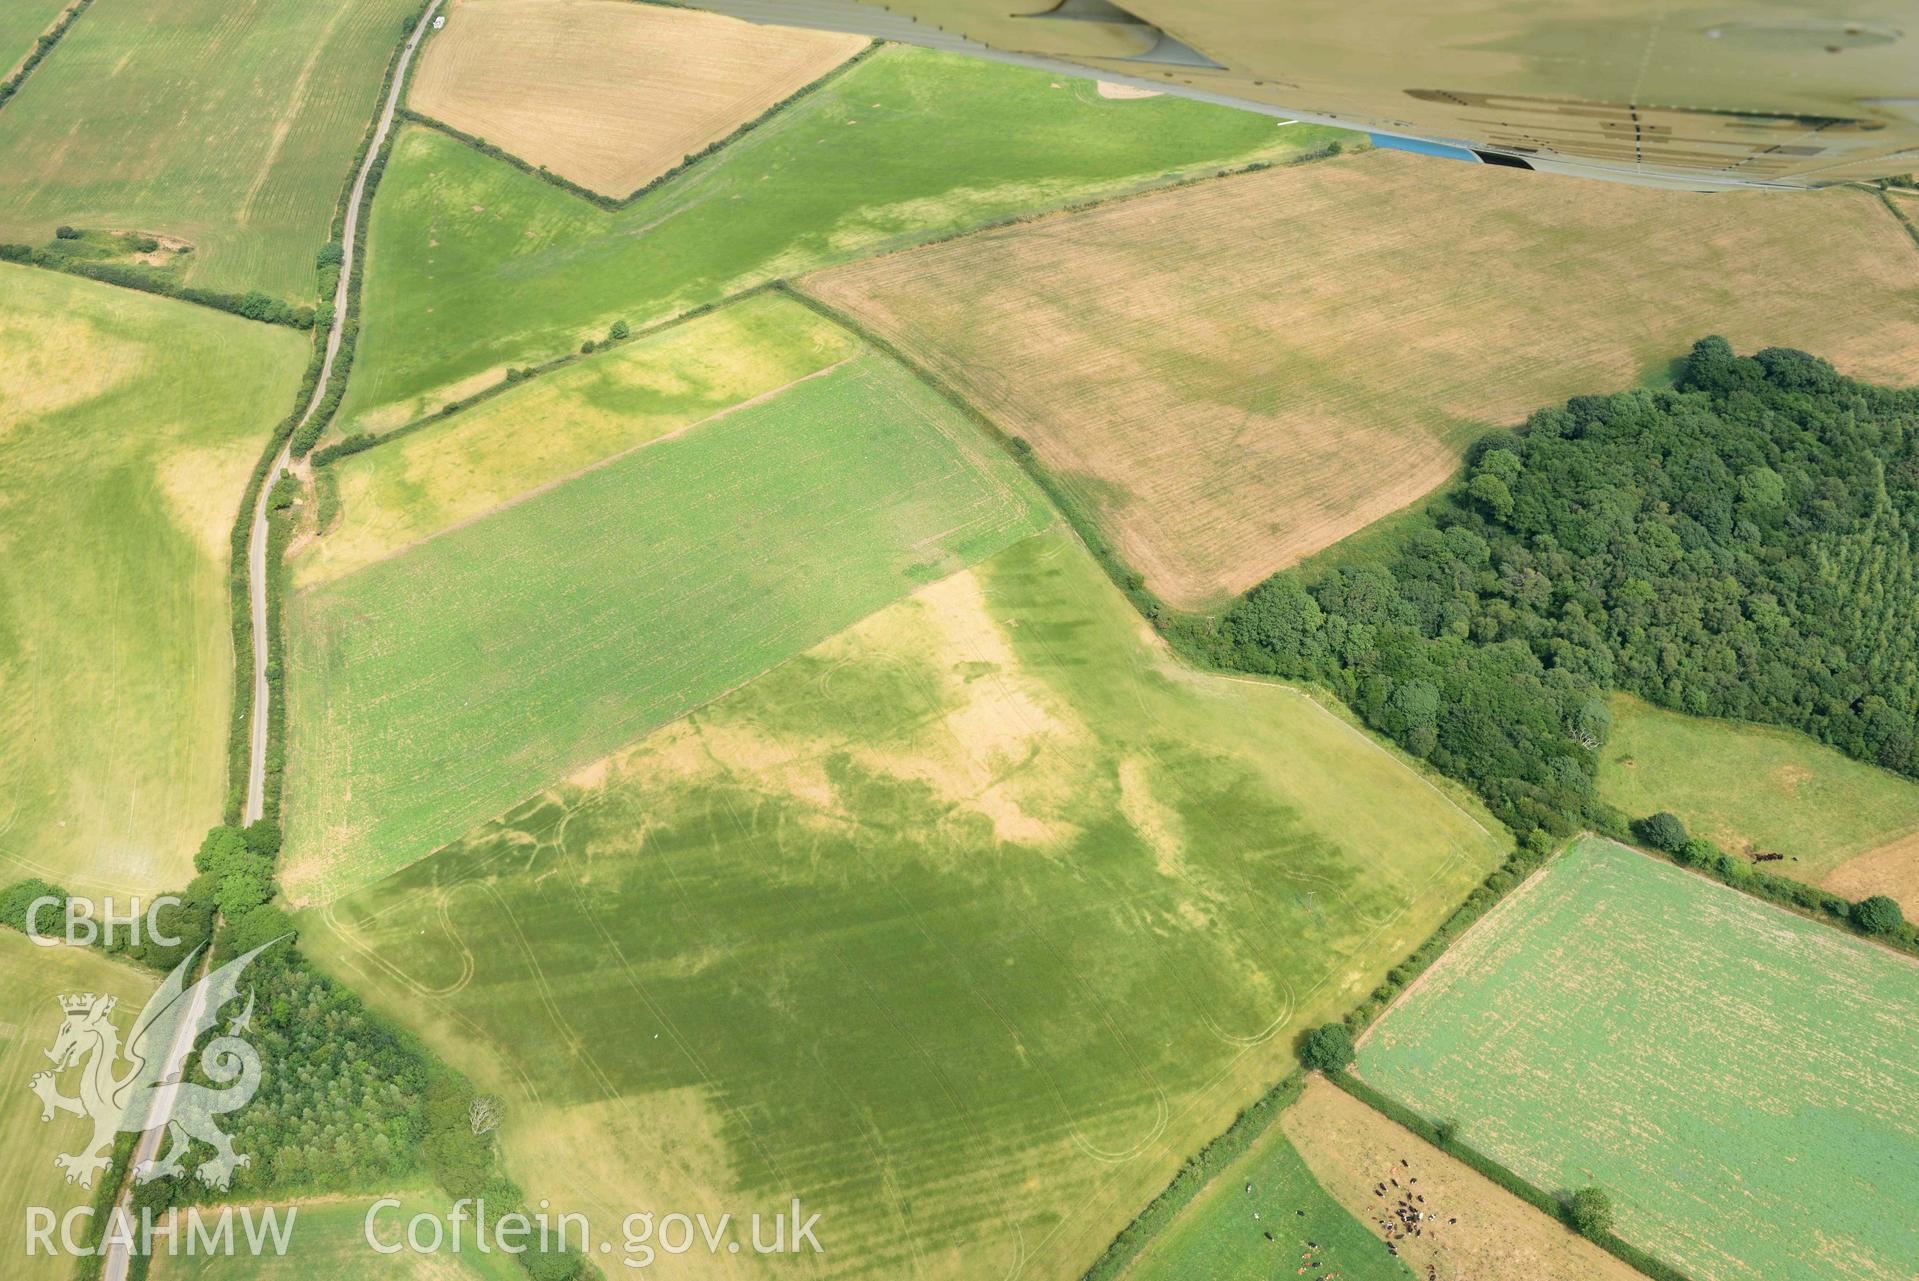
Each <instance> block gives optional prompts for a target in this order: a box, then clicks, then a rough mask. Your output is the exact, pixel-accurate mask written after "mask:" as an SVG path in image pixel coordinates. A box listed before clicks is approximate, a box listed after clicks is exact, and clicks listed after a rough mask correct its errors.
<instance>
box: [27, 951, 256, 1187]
mask: <svg viewBox="0 0 1919 1281" xmlns="http://www.w3.org/2000/svg"><path fill="white" fill-rule="evenodd" d="M279 941H280V940H278V939H275V940H273V943H277V942H279ZM273 943H263V944H261V945H260V946H259V947H256V948H254V949H253V950H252V951H251V952H248V953H246V954H245V955H244V956H238V957H235V958H234V959H233V960H231V961H229V962H227V963H226V964H225V965H222V966H221V967H220V968H219V969H217V970H214V971H213V972H212V973H210V974H208V975H206V976H205V977H204V978H202V979H200V980H199V981H198V982H195V983H193V984H192V985H191V986H188V984H187V975H188V973H189V970H190V969H191V967H192V965H193V963H194V961H195V960H197V959H198V957H199V952H198V950H196V951H195V952H194V953H193V954H192V955H189V956H188V957H187V958H186V959H185V960H183V961H181V962H180V964H179V965H178V966H176V967H175V968H174V971H173V973H171V974H169V975H168V976H167V980H166V982H164V983H162V984H161V985H160V989H159V991H157V992H155V993H154V994H153V997H152V999H151V1000H149V1001H148V1002H147V1004H146V1008H144V1009H142V1010H141V1011H140V1016H139V1017H138V1018H137V1019H135V1020H134V1023H133V1031H132V1033H131V1034H130V1035H128V1037H127V1040H126V1044H125V1045H122V1044H121V1042H120V1029H119V1027H118V1026H116V1025H115V1023H114V1022H113V1019H112V1015H113V1010H114V1006H115V1004H116V1001H115V998H113V997H111V996H96V995H93V994H92V993H86V994H81V995H74V996H63V997H61V998H60V1008H61V1010H62V1012H64V1013H65V1015H66V1018H65V1020H64V1021H63V1022H62V1023H61V1024H60V1032H59V1035H58V1036H56V1037H55V1038H54V1041H53V1048H52V1049H50V1050H48V1051H47V1052H46V1053H47V1057H48V1058H49V1059H52V1060H53V1070H52V1071H50V1072H39V1073H36V1074H35V1075H34V1077H33V1080H32V1082H31V1084H30V1088H31V1089H32V1090H33V1092H34V1093H35V1094H36V1095H38V1096H39V1098H40V1103H41V1113H40V1119H41V1120H42V1121H51V1120H53V1116H54V1113H56V1112H70V1113H72V1114H73V1115H74V1116H77V1117H80V1118H82V1119H84V1120H89V1121H91V1122H93V1139H92V1141H91V1142H89V1143H88V1144H86V1145H85V1146H84V1147H82V1148H81V1149H80V1150H79V1151H78V1152H72V1153H65V1152H63V1153H61V1154H60V1155H59V1156H56V1157H54V1158H53V1163H54V1164H55V1165H57V1166H59V1167H60V1168H61V1169H63V1170H65V1171H66V1172H67V1182H69V1183H78V1184H79V1185H80V1186H81V1187H83V1188H90V1187H92V1186H93V1180H94V1176H95V1175H97V1174H98V1173H99V1172H100V1171H102V1170H104V1169H105V1168H106V1167H107V1165H108V1164H109V1163H110V1162H111V1160H112V1155H111V1154H112V1150H113V1138H114V1135H116V1134H118V1133H119V1132H121V1131H123V1130H124V1131H128V1132H130V1133H134V1134H144V1133H145V1132H146V1131H147V1130H150V1129H153V1128H155V1127H156V1126H165V1127H166V1129H167V1131H168V1134H169V1136H170V1138H171V1143H170V1144H169V1146H168V1148H167V1152H166V1155H165V1156H164V1157H161V1158H160V1159H159V1160H157V1161H155V1160H152V1159H148V1160H145V1161H141V1162H140V1163H139V1164H137V1165H135V1166H134V1169H133V1176H134V1179H135V1180H136V1181H138V1182H140V1183H147V1182H151V1181H152V1180H154V1179H158V1178H162V1177H166V1176H169V1175H177V1174H179V1173H180V1172H181V1159H182V1158H183V1157H185V1156H186V1154H187V1150H188V1148H189V1147H190V1146H191V1144H192V1141H193V1140H194V1139H198V1140H200V1141H201V1142H202V1143H206V1144H208V1145H210V1146H211V1147H212V1148H213V1156H212V1158H211V1159H209V1160H207V1161H205V1162H203V1163H202V1164H200V1165H199V1166H198V1167H196V1168H195V1169H194V1174H195V1175H197V1176H198V1177H199V1179H200V1181H201V1182H202V1183H204V1184H206V1185H207V1186H208V1187H210V1188H218V1189H221V1190H225V1189H226V1187H227V1185H228V1184H229V1183H231V1182H232V1180H233V1172H234V1170H236V1169H238V1168H240V1167H241V1166H245V1165H250V1164H252V1161H251V1158H249V1157H247V1156H244V1155H242V1154H240V1153H236V1152H235V1151H234V1150H233V1141H232V1140H231V1139H229V1138H228V1137H227V1135H226V1134H225V1133H224V1132H223V1131H222V1130H221V1129H220V1127H219V1125H218V1124H216V1118H218V1117H219V1116H221V1115H223V1114H225V1113H228V1112H234V1111H237V1110H239V1109H240V1108H243V1107H245V1106H246V1105H247V1103H248V1102H249V1101H251V1100H252V1098H253V1094H254V1091H255V1090H257V1089H259V1087H260V1055H259V1053H258V1051H256V1050H255V1049H254V1048H253V1046H251V1045H250V1044H248V1043H247V1042H246V1041H245V1040H244V1039H242V1034H243V1033H244V1032H245V1031H246V1030H247V1028H248V1026H249V1024H250V1022H251V1020H252V1017H253V991H252V989H251V988H249V989H248V990H247V993H246V998H247V999H246V1008H245V1009H243V1010H241V1011H240V1013H239V1014H237V1015H235V1016H234V1017H233V1018H232V1020H231V1021H229V1022H228V1024H227V1026H226V1029H225V1031H224V1032H223V1033H221V1034H220V1035H218V1036H215V1037H214V1038H213V1039H212V1040H211V1041H208V1042H207V1044H206V1046H205V1047H204V1048H203V1049H202V1050H201V1051H200V1068H201V1071H203V1072H204V1073H205V1074H206V1076H207V1078H208V1079H209V1080H211V1081H213V1082H214V1083H215V1084H214V1086H205V1085H200V1084H198V1083H196V1082H191V1081H187V1080H185V1079H184V1078H185V1076H186V1068H187V1063H188V1061H189V1060H190V1059H191V1058H192V1051H193V1047H194V1045H195V1044H197V1043H198V1042H199V1039H200V1037H201V1036H202V1035H203V1034H204V1033H206V1032H207V1031H208V1030H209V1029H211V1028H212V1027H213V1025H214V1024H215V1022H217V1021H218V1019H219V1014H220V1009H221V1007H222V1006H224V1005H226V1004H227V1003H228V1002H230V1001H233V1000H235V999H237V998H238V996H239V995H240V976H241V975H242V974H244V973H245V972H246V968H247V966H249V965H251V964H252V963H253V958H254V957H256V956H258V955H259V954H260V953H261V952H264V951H265V950H266V949H267V948H269V947H272V946H273ZM123 1063H124V1064H125V1066H124V1068H123V1067H122V1066H121V1065H122V1064H123ZM70 1069H78V1071H79V1074H80V1075H79V1093H78V1094H77V1095H74V1096H72V1097H69V1096H67V1095H64V1094H62V1093H60V1088H59V1085H58V1084H57V1078H58V1077H59V1076H60V1075H61V1074H62V1073H64V1072H67V1071H68V1070H70ZM215 1087H223V1088H215Z"/></svg>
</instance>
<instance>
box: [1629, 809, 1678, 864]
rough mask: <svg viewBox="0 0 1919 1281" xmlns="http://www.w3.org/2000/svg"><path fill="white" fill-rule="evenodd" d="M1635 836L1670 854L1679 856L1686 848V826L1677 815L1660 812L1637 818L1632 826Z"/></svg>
mask: <svg viewBox="0 0 1919 1281" xmlns="http://www.w3.org/2000/svg"><path fill="white" fill-rule="evenodd" d="M1632 831H1633V835H1634V836H1637V837H1638V838H1639V839H1640V840H1642V841H1644V842H1645V843H1646V844H1648V845H1650V846H1652V847H1653V848H1654V849H1656V850H1664V851H1665V852H1666V853H1668V854H1677V853H1679V851H1681V850H1683V849H1685V848H1686V840H1687V836H1686V825H1685V824H1684V823H1682V822H1680V821H1679V817H1678V816H1677V815H1675V814H1668V813H1667V812H1666V811H1665V810H1660V811H1659V812H1658V813H1657V814H1653V815H1651V816H1649V817H1647V818H1636V819H1634V820H1633V824H1632Z"/></svg>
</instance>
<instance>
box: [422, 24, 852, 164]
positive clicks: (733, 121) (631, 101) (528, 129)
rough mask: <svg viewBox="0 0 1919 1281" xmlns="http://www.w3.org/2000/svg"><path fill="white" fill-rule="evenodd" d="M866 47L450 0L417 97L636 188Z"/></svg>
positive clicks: (477, 127) (523, 155)
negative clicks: (442, 28)
mask: <svg viewBox="0 0 1919 1281" xmlns="http://www.w3.org/2000/svg"><path fill="white" fill-rule="evenodd" d="M866 44H867V41H866V39H865V38H864V37H862V36H848V35H840V34H838V33H835V32H829V31H798V30H793V29H791V28H786V27H763V26H758V25H756V24H754V23H748V22H740V21H738V20H737V19H733V18H724V17H721V16H719V15H718V14H711V13H700V12H698V11H697V10H692V9H672V8H666V7H664V6H661V5H651V4H632V3H629V2H628V0H453V4H452V5H451V6H450V8H449V9H448V11H447V25H446V29H445V30H444V31H442V32H441V33H440V34H438V35H436V36H435V37H434V38H433V40H432V41H431V42H430V43H429V44H428V45H427V48H426V51H425V52H424V53H423V54H422V56H421V61H420V70H419V73H418V74H417V75H416V76H415V77H414V79H413V86H412V89H411V91H410V92H411V97H410V98H409V99H408V104H409V105H410V106H412V107H413V108H414V109H415V110H418V111H420V112H422V113H424V114H426V115H429V116H432V117H433V118H434V119H436V120H442V121H445V122H446V123H447V124H449V125H452V126H453V127H454V128H455V129H458V130H460V131H461V132H463V133H469V134H472V135H473V136H474V137H476V138H484V139H485V140H486V141H487V142H490V143H492V144H493V145H494V146H496V147H499V148H501V149H502V150H504V151H507V152H510V153H512V154H513V155H515V156H518V157H519V158H520V159H522V160H524V161H526V162H527V163H529V164H532V165H536V166H540V167H543V168H546V169H550V170H552V171H553V172H554V173H556V174H559V175H560V176H561V177H564V178H569V179H571V180H572V181H574V182H577V183H579V184H580V185H581V186H582V187H587V188H589V189H591V190H593V191H597V192H600V193H602V194H603V195H608V196H625V195H627V194H629V193H631V192H634V191H637V190H639V189H640V188H641V187H643V186H645V185H646V184H647V183H648V182H650V181H651V180H653V179H654V178H657V177H658V176H659V175H661V174H663V173H665V172H666V171H667V170H669V169H671V168H672V167H673V166H675V165H677V164H679V163H680V161H681V160H682V159H684V158H685V157H687V156H689V155H691V154H693V153H694V152H697V151H700V150H701V149H703V148H704V147H706V146H707V145H709V144H710V143H713V142H717V141H718V140H719V139H721V138H724V137H726V136H727V135H728V134H730V133H732V132H733V131H734V130H735V129H737V128H738V127H739V126H741V125H743V124H745V123H746V122H747V121H749V120H751V119H753V118H754V117H755V116H757V115H759V114H760V113H762V112H764V111H765V110H766V109H767V108H769V107H771V106H773V105H774V104H775V103H778V102H780V101H781V100H782V99H784V98H786V97H787V96H788V95H790V94H793V93H796V92H797V91H799V90H800V89H802V88H804V87H805V86H807V85H808V84H811V83H812V82H813V81H815V80H817V79H819V78H820V77H821V76H823V75H825V74H826V73H827V72H828V71H831V70H832V69H833V68H834V67H837V66H839V65H840V63H842V62H844V61H846V60H847V59H848V58H850V57H852V56H853V55H854V54H855V53H858V52H859V51H860V50H861V49H864V48H865V47H866Z"/></svg>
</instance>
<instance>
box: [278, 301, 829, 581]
mask: <svg viewBox="0 0 1919 1281" xmlns="http://www.w3.org/2000/svg"><path fill="white" fill-rule="evenodd" d="M857 350H859V346H858V343H857V342H856V341H855V340H854V339H853V337H852V336H851V335H849V334H848V333H847V332H846V331H845V330H843V329H841V328H839V327H838V326H837V325H834V324H831V323H830V322H828V321H826V320H823V319H821V318H820V317H819V316H818V315H817V314H816V313H814V312H813V311H811V310H809V309H808V308H806V307H804V306H801V305H800V304H799V303H796V302H793V301H791V300H789V299H786V298H782V297H779V296H777V295H767V294H760V295H756V296H754V297H751V298H746V299H742V300H741V301H740V302H738V303H735V304H733V305H732V306H729V307H724V308H721V309H720V310H719V311H716V312H712V313H710V314H708V315H705V316H701V317H698V318H696V319H694V320H690V321H687V322H686V323H685V324H681V325H674V326H672V327H670V328H667V329H665V330H662V331H660V332H658V333H654V334H650V335H646V336H644V337H640V338H636V339H634V340H633V341H631V342H629V343H626V344H624V345H622V346H620V347H618V348H616V349H614V350H612V351H608V352H604V353H602V354H600V355H597V356H595V357H593V358H591V359H588V360H583V361H581V362H580V363H578V364H575V365H569V366H567V367H566V368H563V369H559V370H555V371H554V372H552V373H550V374H547V375H544V376H542V377H540V378H536V379H533V380H531V381H528V382H526V383H523V384H521V385H520V386H517V387H514V388H511V389H510V390H507V391H505V392H502V393H501V394H500V395H498V396H496V397H494V398H493V399H490V400H486V401H483V402H481V403H480V404H479V405H477V406H475V407H473V408H472V409H470V410H467V411H466V412H464V413H459V414H455V415H454V416H452V417H451V418H444V419H435V420H432V421H431V422H430V423H429V424H428V425H427V426H425V427H423V428H421V429H420V430H418V431H414V432H411V433H409V434H408V435H406V436H405V437H404V438H403V439H400V440H396V441H392V442H390V443H387V444H384V445H382V446H381V447H379V448H378V449H374V450H370V451H368V452H366V453H360V454H354V455H350V456H348V457H347V458H344V459H342V460H340V461H339V462H338V463H336V464H335V465H334V466H333V467H332V468H330V470H329V472H328V475H329V477H330V479H331V481H332V483H334V484H336V485H337V487H338V494H339V500H340V506H341V509H342V511H343V513H344V515H343V516H342V517H341V518H340V519H339V520H337V521H335V522H331V523H330V527H329V528H328V530H327V531H326V533H325V535H324V536H323V537H320V538H318V539H315V540H313V541H312V542H310V543H309V544H308V545H307V547H306V549H305V552H304V554H303V555H302V556H301V557H300V558H299V560H298V563H297V568H296V571H295V573H296V578H295V581H296V582H298V583H299V584H300V585H301V586H308V585H311V584H313V583H316V582H320V581H323V580H326V579H332V578H338V577H340V576H341V575H343V574H346V573H349V572H351V571H352V570H355V569H358V568H360V567H361V566H363V565H367V564H370V563H372V562H373V561H375V560H379V559H381V558H383V557H385V556H389V555H391V554H393V553H394V552H395V551H398V550H399V549H401V548H403V547H406V546H408V545H410V544H412V543H415V542H418V541H419V540H420V539H422V538H426V537H428V536H430V535H432V534H435V533H438V532H439V531H441V530H443V529H448V528H451V527H452V526H454V525H457V524H459V523H461V522H462V521H467V520H471V519H473V518H475V517H477V516H480V515H483V514H485V513H486V512H488V511H491V510H492V509H494V508H496V507H498V506H500V505H502V504H503V503H507V502H511V501H512V500H514V499H515V498H518V497H520V496H521V495H523V494H525V493H527V492H528V491H529V490H533V489H535V488H537V487H539V486H541V485H546V484H551V483H552V482H554V481H557V480H560V479H562V478H564V477H566V476H570V475H572V474H573V473H574V472H577V471H579V470H581V469H582V468H585V467H589V466H591V465H593V464H595V463H598V462H601V461H603V460H604V459H607V458H609V457H612V456H614V455H616V454H619V453H623V452H624V451H626V450H629V449H633V448H636V447H638V446H640V445H643V444H646V443H648V442H650V441H654V440H658V439H659V438H660V437H662V436H665V435H668V434H669V433H672V432H677V431H684V430H686V429H688V428H689V427H691V426H693V425H694V424H696V423H699V422H701V421H702V420H704V419H706V418H709V417H711V416H712V415H714V414H717V413H723V412H726V411H728V410H730V409H732V408H733V407H734V406H737V405H739V404H741V403H742V402H745V401H748V400H752V399H754V398H755V397H759V396H764V395H768V394H770V393H772V392H775V391H777V390H778V389H780V388H781V387H784V386H786V385H787V384H788V383H791V382H794V381H796V380H798V379H801V378H804V377H806V376H808V375H809V374H814V373H817V372H819V371H820V370H823V369H826V368H828V367H830V366H832V365H834V364H837V363H838V362H840V361H842V360H845V359H847V358H848V357H850V356H852V355H853V354H854V353H855V352H856V351H857Z"/></svg>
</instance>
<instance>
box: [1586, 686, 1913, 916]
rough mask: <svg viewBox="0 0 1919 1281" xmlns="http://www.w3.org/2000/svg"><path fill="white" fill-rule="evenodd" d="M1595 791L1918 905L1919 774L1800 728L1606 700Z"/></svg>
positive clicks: (1730, 845)
mask: <svg viewBox="0 0 1919 1281" xmlns="http://www.w3.org/2000/svg"><path fill="white" fill-rule="evenodd" d="M1612 713H1613V730H1612V737H1611V738H1609V739H1608V740H1607V741H1606V747H1605V750H1604V753H1603V756H1602V758H1601V764H1600V770H1599V795H1600V798H1601V799H1603V800H1606V801H1610V802H1611V803H1612V804H1614V805H1617V806H1619V807H1620V808H1621V809H1623V810H1625V811H1626V812H1627V813H1628V814H1630V815H1632V816H1633V817H1635V818H1637V817H1641V816H1644V815H1646V814H1650V813H1653V812H1654V811H1655V810H1670V811H1671V812H1672V813H1674V814H1677V815H1678V816H1679V817H1680V818H1681V819H1682V820H1684V822H1685V823H1686V826H1687V827H1688V829H1689V830H1691V831H1692V833H1693V834H1694V835H1696V836H1704V837H1708V838H1709V839H1711V840H1714V841H1716V842H1718V843H1719V844H1720V845H1721V846H1723V847H1724V848H1725V849H1726V850H1727V851H1729V852H1731V853H1733V854H1741V855H1746V856H1749V857H1750V856H1751V855H1753V854H1756V853H1759V852H1764V851H1769V852H1773V853H1778V854H1783V855H1785V857H1784V858H1781V859H1776V860H1770V861H1768V862H1766V863H1764V864H1762V866H1763V868H1764V869H1765V870H1766V871H1768V872H1771V873H1773V874H1774V875H1775V876H1790V877H1792V878H1793V879H1794V880H1799V881H1805V882H1806V883H1807V884H1809V885H1819V886H1823V887H1825V888H1827V889H1830V890H1832V891H1833V892H1834V893H1838V894H1844V895H1846V896H1847V897H1849V898H1854V899H1859V898H1864V897H1866V895H1868V894H1876V893H1886V892H1889V891H1897V892H1896V893H1895V894H1894V896H1895V897H1898V895H1899V894H1900V893H1903V894H1904V895H1905V896H1906V897H1905V898H1904V900H1903V902H1904V904H1905V908H1906V911H1907V913H1908V914H1909V915H1919V898H1915V897H1913V893H1914V891H1916V890H1919V840H1914V839H1912V838H1913V837H1914V836H1915V834H1919V783H1915V782H1913V781H1912V780H1911V779H1909V778H1904V777H1901V776H1900V775H1898V774H1894V773H1891V772H1890V771H1887V770H1882V769H1876V768H1874V767H1873V766H1871V765H1867V764H1865V763H1863V762H1861V761H1856V760H1853V759H1852V758H1851V757H1849V756H1842V755H1840V754H1839V753H1838V752H1836V751H1834V750H1833V749H1832V748H1830V747H1826V746H1825V745H1823V744H1821V743H1816V742H1814V741H1813V740H1812V739H1809V738H1807V737H1805V736H1804V735H1802V734H1794V733H1792V732H1791V731H1789V730H1780V729H1771V728H1768V727H1765V726H1761V725H1744V724H1740V723H1738V722H1734V721H1717V720H1706V719H1704V718H1702V717H1697V716H1687V715H1684V714H1682V713H1679V712H1670V711H1667V710H1665V709H1664V708H1660V707H1654V706H1653V705H1651V704H1650V703H1644V702H1641V701H1640V700H1638V699H1636V698H1632V697H1630V696H1627V695H1623V694H1621V695H1615V696H1614V698H1613V700H1612Z"/></svg>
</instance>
